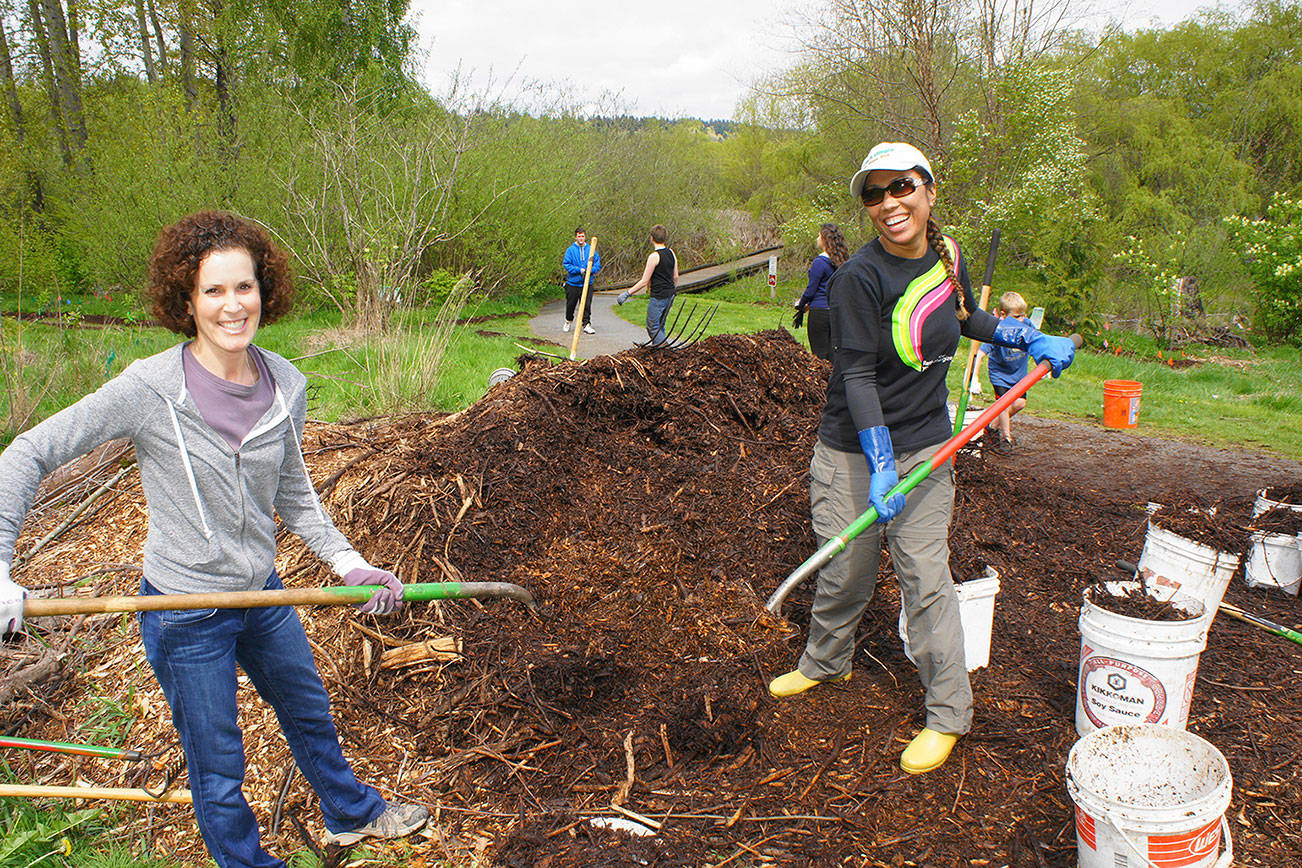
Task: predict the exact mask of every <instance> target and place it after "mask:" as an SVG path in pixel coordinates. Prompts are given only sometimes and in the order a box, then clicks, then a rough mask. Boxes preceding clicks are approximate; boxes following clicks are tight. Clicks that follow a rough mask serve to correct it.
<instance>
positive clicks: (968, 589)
mask: <svg viewBox="0 0 1302 868" xmlns="http://www.w3.org/2000/svg"><path fill="white" fill-rule="evenodd" d="M954 593H955V594H956V595H957V596H958V617H959V622H960V623H961V624H962V627H963V654H964V656H965V657H966V659H967V671H968V672H975V671H977V670H978V669H980V668H982V667H983V666H989V665H990V633H991V631H992V630H993V629H994V623H995V596H996V595H997V594H998V593H999V573H997V572H995V569H994V567H986V574H985V575H984V576H982V577H981V578H979V579H969V580H968V581H966V582H959V583H957V584H955V585H954ZM899 630H900V640H901V641H903V642H904V656H905V657H908V658H909V662H910V663H912V664H913V665H914V666H917V665H918V661H916V660H914V659H913V652H912V650H910V648H909V619H908V616H907V615H905V613H904V607H903V606H900V621H899Z"/></svg>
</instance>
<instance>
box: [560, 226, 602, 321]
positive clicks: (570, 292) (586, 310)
mask: <svg viewBox="0 0 1302 868" xmlns="http://www.w3.org/2000/svg"><path fill="white" fill-rule="evenodd" d="M588 250H589V248H588V235H587V233H586V232H584V231H583V229H582V228H581V227H580V228H578V229H575V230H574V243H573V244H571V245H570V246H569V247H567V248H565V257H564V258H563V259H562V260H561V267H562V268H564V269H565V326H564V331H569V330H570V329H571V328H573V327H574V309H575V308H576V307H578V306H579V298H580V297H581V296H582V295H583V273H584V272H585V271H587V269H588ZM598 271H601V254H600V253H597V252H596V251H593V256H592V276H591V277H590V278H588V301H587V304H585V305H584V306H583V333H584V334H589V335H590V334H595V333H596V329H594V328H593V327H592V285H593V284H594V283H596V281H597V272H598Z"/></svg>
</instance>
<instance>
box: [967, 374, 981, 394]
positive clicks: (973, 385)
mask: <svg viewBox="0 0 1302 868" xmlns="http://www.w3.org/2000/svg"><path fill="white" fill-rule="evenodd" d="M967 390H968V392H969V393H971V394H973V395H980V394H981V380H980V379H978V378H977V377H973V378H972V382H970V383H968V384H967Z"/></svg>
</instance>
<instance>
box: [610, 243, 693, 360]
mask: <svg viewBox="0 0 1302 868" xmlns="http://www.w3.org/2000/svg"><path fill="white" fill-rule="evenodd" d="M668 239H669V231H668V230H667V229H665V227H664V226H662V225H661V224H659V223H657V224H656V225H654V226H652V227H651V244H652V246H653V247H655V250H653V251H652V252H651V254H650V255H649V256H647V258H646V268H644V269H642V277H641V279H639V280H638V282H637V283H635V284H633V285H632V286H630V287H629V288H628V289H626V290H624V291H623V292H621V293H620V294H619V298H618V299H617V301H618V302H619V303H620V304H623V303H624V302H626V301H628V297H629V296H630V295H633V294H634V293H637V292H639V291H641V290H642V289H643V288H648V289H650V294H651V298H650V299H649V300H648V301H647V306H646V334H647V338H648V340H649V343H650V345H651V346H657V345H659V344H663V343H666V342H667V341H668V340H669V336H668V335H666V334H665V320H666V319H668V317H669V309H670V308H671V307H673V305H674V296H675V295H676V294H677V293H678V257H677V256H676V255H675V254H674V252H673V251H672V250H670V249H669V248H668V247H666V246H665V242H666V241H667V240H668Z"/></svg>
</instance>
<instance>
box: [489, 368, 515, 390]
mask: <svg viewBox="0 0 1302 868" xmlns="http://www.w3.org/2000/svg"><path fill="white" fill-rule="evenodd" d="M514 376H515V371H513V370H511V369H510V368H498V369H497V370H495V371H493V373H491V374H489V375H488V386H489V388H492V387H493V386H496V385H497V384H498V383H505V382H506V381H507V380H509V379H511V378H512V377H514Z"/></svg>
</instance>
